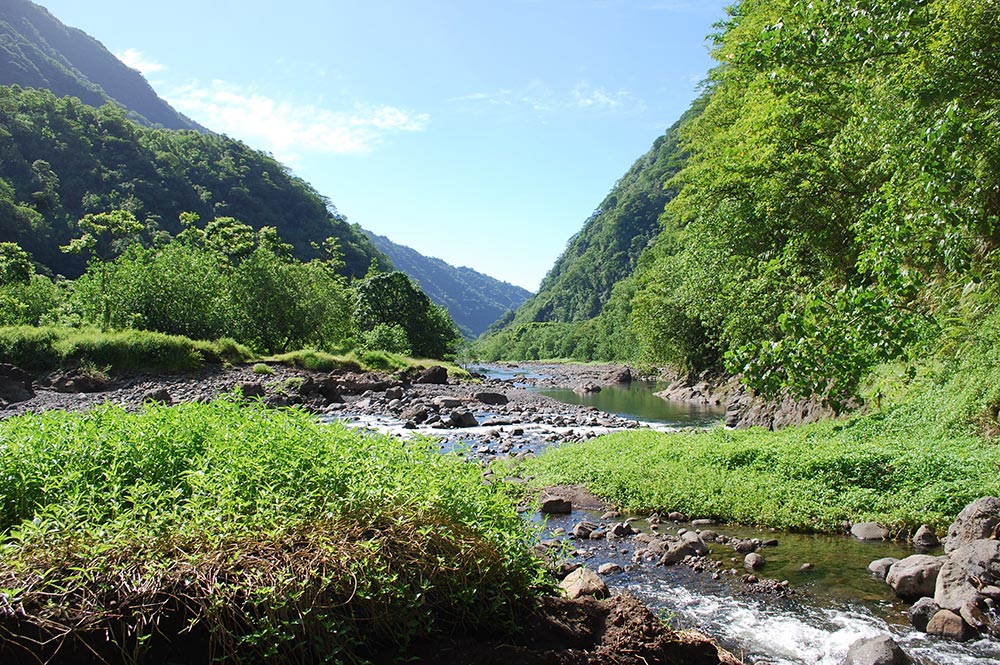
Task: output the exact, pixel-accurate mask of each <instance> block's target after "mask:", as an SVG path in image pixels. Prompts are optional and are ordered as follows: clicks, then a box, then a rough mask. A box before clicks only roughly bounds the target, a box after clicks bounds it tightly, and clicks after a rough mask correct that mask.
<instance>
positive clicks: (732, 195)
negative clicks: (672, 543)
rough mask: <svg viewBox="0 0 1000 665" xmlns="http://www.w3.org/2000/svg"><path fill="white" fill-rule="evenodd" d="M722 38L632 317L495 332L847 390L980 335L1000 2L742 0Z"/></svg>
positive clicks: (643, 263) (508, 348)
mask: <svg viewBox="0 0 1000 665" xmlns="http://www.w3.org/2000/svg"><path fill="white" fill-rule="evenodd" d="M714 43H715V48H714V53H713V55H714V57H715V58H716V59H717V60H718V62H719V65H718V66H717V67H716V68H715V70H713V72H712V73H711V75H710V78H709V81H708V84H707V88H706V92H705V97H704V99H703V101H702V103H704V109H703V111H702V112H701V113H700V114H699V115H697V116H696V117H691V118H690V119H689V120H688V121H687V122H686V123H683V125H682V127H681V128H680V129H679V143H678V145H679V149H680V150H681V151H683V152H684V153H686V154H687V155H688V156H687V159H686V163H685V166H684V168H683V169H682V170H681V171H680V172H679V173H678V174H677V175H676V176H675V177H674V178H673V179H671V180H670V181H669V183H668V186H669V187H670V188H671V189H673V190H675V191H677V193H678V194H677V196H676V197H675V198H673V199H672V200H671V201H670V202H669V203H668V204H667V206H666V209H665V213H664V215H663V216H662V217H661V222H662V224H663V229H662V231H661V232H660V235H659V236H658V238H657V239H656V241H655V243H654V244H653V245H652V246H651V247H650V248H649V249H647V250H646V251H645V252H644V254H643V257H642V259H641V260H640V262H639V269H638V270H637V271H636V274H635V276H634V277H632V278H631V279H629V280H625V282H620V283H619V284H618V286H617V287H616V288H617V290H618V294H619V297H618V299H617V301H616V299H615V298H614V297H613V298H612V302H617V303H618V309H617V310H616V316H614V317H611V318H609V313H608V310H609V307H610V305H609V307H605V311H604V316H603V317H600V318H598V319H594V320H591V321H588V322H586V323H584V324H579V325H575V326H572V327H570V328H566V329H563V330H560V331H559V334H554V333H553V331H552V330H551V329H548V328H546V327H544V326H536V327H535V328H532V327H530V326H527V327H522V328H521V329H520V330H508V331H505V332H504V333H502V334H501V335H506V338H499V337H498V338H495V339H494V340H492V342H491V343H492V345H493V346H492V348H489V347H488V348H489V351H490V352H491V353H495V354H497V355H507V354H512V355H518V354H520V355H524V356H531V355H532V354H538V355H545V354H547V353H551V352H553V351H556V352H559V351H566V350H568V351H570V352H571V354H572V355H575V356H577V357H601V356H602V355H607V354H606V351H607V350H608V349H607V348H604V347H602V346H601V344H600V343H596V342H594V338H595V337H597V338H598V342H599V341H600V338H601V337H606V336H607V335H609V334H613V335H618V336H620V337H621V338H622V340H623V342H622V343H621V344H619V345H618V347H617V348H619V349H620V348H627V349H628V353H629V354H630V355H632V356H633V357H634V358H636V359H643V360H646V361H651V362H657V363H669V364H673V365H675V366H678V367H680V368H684V369H689V370H698V369H704V368H725V369H726V370H728V371H730V372H734V373H740V374H742V375H743V377H744V380H745V381H746V382H747V383H748V384H749V385H751V386H752V387H755V388H757V389H760V390H763V391H765V392H772V391H777V390H780V389H783V388H787V389H790V390H792V391H793V392H795V393H798V394H816V395H821V396H824V397H826V398H827V399H830V400H831V401H835V402H836V401H840V400H841V399H843V398H845V397H847V396H850V395H852V394H854V393H856V391H857V389H858V387H859V384H860V383H861V382H862V381H863V380H864V379H865V377H866V376H867V375H868V372H869V371H870V370H871V369H872V368H873V367H875V366H876V365H878V364H880V363H883V362H886V361H891V360H904V361H906V360H912V359H915V358H921V357H926V356H927V355H928V354H932V353H933V354H944V355H943V356H942V358H945V359H947V358H948V357H951V355H950V354H954V353H955V352H956V351H957V350H960V349H962V350H964V352H968V351H969V349H970V347H969V344H971V342H970V341H969V340H971V339H972V335H973V333H974V332H975V331H976V329H977V328H978V326H979V325H981V322H982V321H983V317H985V316H986V315H988V314H989V312H991V311H992V310H993V309H994V306H995V304H996V302H997V301H998V298H1000V294H998V293H997V291H996V286H995V284H996V276H997V274H996V270H997V266H996V256H997V255H996V247H997V243H998V241H1000V231H998V229H1000V219H998V215H1000V119H998V112H1000V85H998V84H1000V55H998V52H997V48H996V47H997V44H1000V3H998V2H997V1H996V0H887V1H885V2H878V3H869V2H847V1H844V2H841V1H836V2H816V3H805V2H799V1H795V0H778V1H774V0H768V1H764V0H744V1H743V2H739V3H737V4H736V5H734V6H733V7H732V8H731V10H730V14H729V18H728V19H727V20H726V21H725V22H723V23H722V24H721V25H720V27H719V32H718V34H716V35H715V36H714ZM602 293H604V291H603V290H602V288H598V289H595V291H594V295H595V297H596V296H597V295H598V294H602ZM522 320H523V319H522ZM602 330H603V331H604V332H599V331H602ZM598 332H599V334H595V333H598ZM574 336H575V338H574ZM567 339H570V340H574V339H575V341H571V342H565V340H567ZM525 340H533V342H530V343H529V342H526V341H525ZM555 341H560V343H562V344H563V346H562V347H561V348H559V347H557V345H556V344H555ZM567 346H570V348H568V349H567V348H566V347H567ZM560 355H561V354H560Z"/></svg>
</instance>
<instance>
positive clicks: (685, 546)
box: [660, 540, 696, 566]
mask: <svg viewBox="0 0 1000 665" xmlns="http://www.w3.org/2000/svg"><path fill="white" fill-rule="evenodd" d="M689 556H696V553H695V550H694V548H693V547H692V546H691V543H686V542H684V541H681V540H671V541H666V544H665V548H664V552H663V556H662V557H660V565H661V566H672V565H674V564H676V563H680V562H681V561H683V560H684V559H685V558H686V557H689Z"/></svg>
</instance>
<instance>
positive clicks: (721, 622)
mask: <svg viewBox="0 0 1000 665" xmlns="http://www.w3.org/2000/svg"><path fill="white" fill-rule="evenodd" d="M486 369H487V370H488V371H489V375H490V376H491V377H493V378H504V379H508V380H514V381H517V380H518V379H519V378H520V376H519V374H520V373H519V372H518V371H517V370H513V369H510V368H504V369H503V370H501V371H494V368H486ZM521 376H524V377H525V378H527V379H544V378H545V377H544V376H543V375H541V374H538V373H535V374H533V375H532V374H524V375H521ZM534 389H535V390H538V392H540V393H542V394H545V395H548V396H549V397H553V398H555V399H558V400H560V401H563V402H566V403H570V404H585V405H588V406H594V407H595V408H597V409H599V410H601V411H606V412H608V413H614V414H617V415H620V416H624V417H628V418H635V419H637V420H640V421H643V422H654V423H660V424H665V425H672V426H676V427H691V426H707V425H712V424H715V423H718V422H719V420H721V418H722V415H723V414H722V411H721V410H720V409H718V408H709V407H699V406H694V405H687V404H683V403H677V402H668V401H666V400H663V399H662V398H660V397H657V396H656V395H654V394H653V393H654V392H655V391H656V390H660V389H662V386H659V385H658V384H649V383H640V382H635V383H633V385H632V386H621V387H617V386H612V387H606V386H605V387H603V389H602V390H601V391H600V392H597V393H586V394H579V393H576V392H574V391H573V389H572V388H549V387H540V388H534ZM626 517H627V516H621V517H619V518H617V520H622V519H625V518H626ZM637 517H638V516H637ZM584 519H587V520H591V521H594V522H600V515H598V514H593V513H589V512H587V511H574V513H573V514H572V515H567V516H562V517H556V518H550V519H549V520H548V522H547V524H546V531H547V532H548V533H549V534H552V533H553V532H555V533H556V534H561V535H559V537H561V538H566V537H567V536H566V532H569V531H571V530H572V527H573V525H574V524H576V523H577V522H579V521H581V520H584ZM617 520H616V521H617ZM634 526H635V527H637V528H638V529H639V530H641V531H649V529H650V527H649V524H648V523H646V522H645V521H644V520H643V519H641V518H639V519H637V521H636V522H635V523H634ZM681 526H683V525H681ZM660 527H661V528H660V531H661V532H664V531H669V530H671V529H672V528H676V527H673V526H672V525H670V526H668V525H660ZM708 528H711V529H712V530H713V531H716V532H717V533H720V534H723V535H727V536H736V537H740V538H760V539H762V540H765V539H772V538H773V539H777V541H778V546H777V547H773V548H766V549H764V550H762V551H761V554H763V555H764V557H765V558H766V560H767V564H766V566H765V567H764V569H763V570H762V571H760V572H759V573H758V576H759V577H761V578H770V579H774V580H779V581H780V580H787V581H788V583H789V584H788V588H789V589H790V590H791V593H790V594H789V595H787V596H784V597H777V596H774V595H768V594H753V593H750V592H749V591H748V590H747V587H746V586H745V585H744V584H743V582H742V581H741V578H742V576H743V575H744V574H745V573H746V571H745V570H743V567H742V563H743V561H742V559H743V557H742V555H737V554H736V552H735V551H734V550H733V549H732V547H730V546H728V545H722V544H712V545H710V548H711V550H712V553H711V555H710V556H711V558H712V559H713V560H715V561H718V562H720V563H721V564H722V567H721V568H720V569H719V572H720V573H721V574H720V575H718V576H717V577H718V579H715V578H714V577H713V574H712V571H705V572H695V571H693V570H691V569H690V568H688V567H685V566H670V567H665V566H658V565H653V564H649V563H642V564H638V565H636V564H635V563H634V562H633V560H632V554H633V552H634V550H635V548H636V546H637V543H636V542H635V541H634V540H633V539H625V540H621V541H615V542H613V543H610V542H607V541H596V542H592V541H576V540H572V539H568V540H567V544H568V546H569V547H570V548H578V550H577V551H578V554H579V558H580V560H582V561H584V562H585V563H586V565H587V566H588V567H590V568H593V569H595V570H596V569H597V568H598V567H599V566H600V565H601V564H604V563H616V564H618V565H619V566H621V567H622V571H621V572H618V573H612V574H609V575H606V576H605V580H606V581H607V583H608V585H609V586H610V587H612V589H613V590H614V591H617V592H625V591H627V592H630V593H632V594H634V595H636V596H638V597H640V598H641V599H642V600H644V601H645V602H646V603H647V604H649V605H650V606H651V607H653V608H654V609H656V610H659V611H660V612H661V613H662V614H663V616H664V617H667V618H669V619H670V620H672V621H673V622H674V623H675V624H676V625H677V626H678V627H680V628H697V629H699V630H702V631H704V632H705V633H707V634H709V635H711V636H713V637H716V638H717V639H719V640H720V641H721V642H722V643H723V644H724V645H725V646H726V647H727V648H729V649H730V650H731V651H732V652H733V653H735V654H736V655H737V656H738V657H741V658H743V659H744V662H746V663H748V664H750V663H753V664H757V665H765V664H767V665H814V664H820V665H841V663H842V662H843V659H844V657H845V655H846V653H847V649H848V648H849V647H850V645H851V644H852V643H853V642H854V641H855V640H857V639H859V638H862V637H871V636H875V635H879V634H883V633H891V634H892V635H893V636H894V637H895V639H896V640H897V641H898V642H899V643H900V644H901V645H902V646H903V648H904V650H906V652H907V653H908V654H909V655H910V656H911V657H912V658H913V659H914V661H915V662H916V663H919V664H920V665H987V664H993V665H996V664H997V663H1000V643H997V642H992V641H990V640H979V641H976V642H969V643H964V644H962V643H957V642H950V641H947V640H942V639H938V638H933V637H929V636H927V635H926V634H924V633H920V632H918V631H916V630H914V629H912V628H911V627H910V625H909V622H908V619H907V615H906V610H907V608H908V605H907V604H905V603H903V602H901V601H899V600H898V599H896V598H895V596H894V594H893V593H892V591H891V589H890V588H889V587H888V585H886V584H885V583H884V582H883V581H881V580H878V579H875V578H873V577H872V576H871V575H870V574H869V572H868V570H867V567H868V564H869V563H870V562H871V561H873V560H875V559H880V558H882V557H895V558H903V557H906V556H909V555H910V554H914V553H915V550H914V549H913V548H912V547H910V546H907V545H903V544H898V543H865V542H861V541H858V540H856V539H854V538H851V537H850V536H847V535H844V536H831V535H809V534H795V533H787V532H773V531H764V532H762V531H757V530H754V529H748V528H740V527H731V526H725V525H719V526H711V527H708ZM931 553H932V554H936V553H939V552H931ZM805 563H809V564H812V566H811V569H810V570H808V571H803V570H802V566H803V564H805ZM734 570H735V574H734V573H733V572H732V571H734Z"/></svg>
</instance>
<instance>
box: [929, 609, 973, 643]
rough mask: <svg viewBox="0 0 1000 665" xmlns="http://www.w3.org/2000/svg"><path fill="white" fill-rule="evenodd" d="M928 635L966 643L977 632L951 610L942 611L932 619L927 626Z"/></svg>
mask: <svg viewBox="0 0 1000 665" xmlns="http://www.w3.org/2000/svg"><path fill="white" fill-rule="evenodd" d="M927 634H928V635H937V636H938V637H945V638H948V639H950V640H956V641H958V642H964V641H966V640H970V639H972V638H973V637H974V636H975V631H974V630H972V628H970V627H969V626H968V625H967V624H966V623H965V621H963V620H962V617H960V616H959V615H957V614H955V613H954V612H952V611H951V610H941V611H940V612H937V613H935V614H934V616H933V617H931V620H930V622H929V623H928V624H927Z"/></svg>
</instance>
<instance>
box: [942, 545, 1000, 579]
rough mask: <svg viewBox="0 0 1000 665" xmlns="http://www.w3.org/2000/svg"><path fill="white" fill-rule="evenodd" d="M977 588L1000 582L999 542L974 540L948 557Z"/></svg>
mask: <svg viewBox="0 0 1000 665" xmlns="http://www.w3.org/2000/svg"><path fill="white" fill-rule="evenodd" d="M949 557H950V558H951V560H952V561H954V562H955V563H957V564H958V565H959V566H961V567H962V570H964V571H965V574H966V575H967V576H969V577H970V578H972V579H975V580H978V585H979V586H986V585H990V584H994V583H996V582H998V581H1000V540H974V541H972V542H971V543H969V544H968V545H963V546H962V547H959V548H958V549H956V550H953V551H952V552H951V554H950V555H949Z"/></svg>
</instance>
